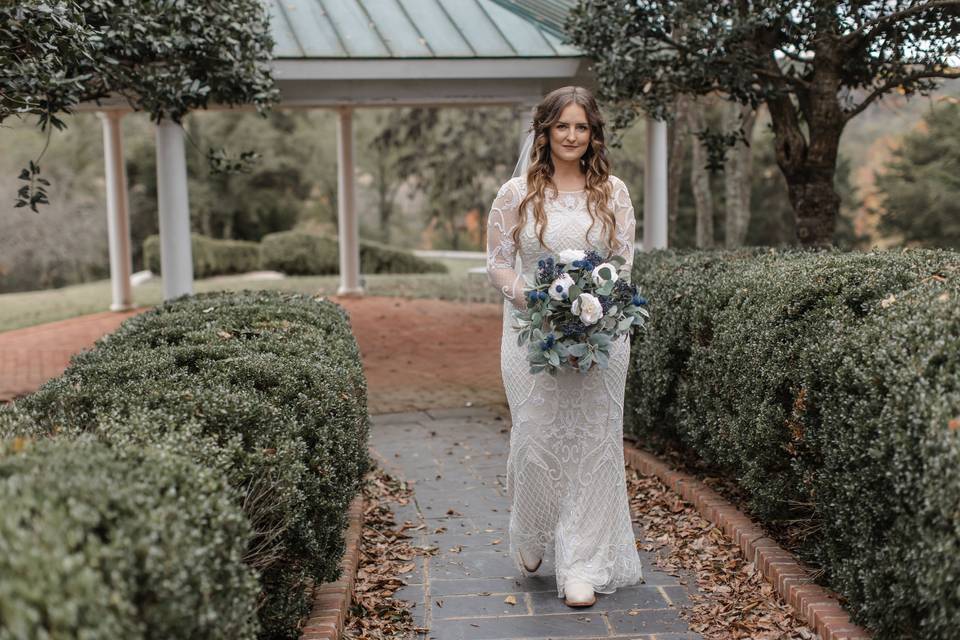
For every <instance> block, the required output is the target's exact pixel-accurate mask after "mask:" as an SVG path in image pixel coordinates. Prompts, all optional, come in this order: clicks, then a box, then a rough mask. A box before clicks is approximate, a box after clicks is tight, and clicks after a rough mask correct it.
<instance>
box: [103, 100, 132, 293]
mask: <svg viewBox="0 0 960 640" xmlns="http://www.w3.org/2000/svg"><path fill="white" fill-rule="evenodd" d="M97 115H99V116H100V121H101V122H102V123H103V155H104V165H105V166H104V176H105V177H106V182H107V237H108V244H109V247H110V289H111V292H112V297H113V303H112V304H111V305H110V310H111V311H128V310H130V309H132V308H133V287H131V285H130V274H131V272H132V271H133V261H132V258H131V255H130V213H129V207H128V205H127V172H126V168H125V166H124V157H123V129H122V127H121V119H122V118H123V115H124V112H123V111H101V112H100V113H98V114H97Z"/></svg>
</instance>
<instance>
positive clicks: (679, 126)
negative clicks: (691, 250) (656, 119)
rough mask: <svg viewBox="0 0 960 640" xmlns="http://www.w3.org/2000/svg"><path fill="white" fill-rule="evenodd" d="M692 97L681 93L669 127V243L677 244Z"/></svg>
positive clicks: (671, 244) (688, 142) (673, 245)
mask: <svg viewBox="0 0 960 640" xmlns="http://www.w3.org/2000/svg"><path fill="white" fill-rule="evenodd" d="M689 109H690V97H689V96H686V95H683V94H680V95H678V96H677V99H676V101H675V102H674V104H673V113H674V121H673V126H672V127H670V129H669V136H670V140H669V141H668V144H669V146H670V156H669V158H668V159H667V167H668V169H667V245H668V246H671V247H675V246H677V239H678V237H677V218H678V214H679V211H680V185H681V183H682V182H683V167H684V164H685V162H684V161H685V160H686V156H687V146H688V145H689V144H690V127H689V126H688V123H687V112H688V111H689Z"/></svg>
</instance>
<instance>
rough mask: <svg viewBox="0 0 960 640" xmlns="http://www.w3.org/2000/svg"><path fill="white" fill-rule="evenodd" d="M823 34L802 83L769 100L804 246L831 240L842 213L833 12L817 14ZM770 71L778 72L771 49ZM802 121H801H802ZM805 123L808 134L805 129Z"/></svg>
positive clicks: (839, 56)
mask: <svg viewBox="0 0 960 640" xmlns="http://www.w3.org/2000/svg"><path fill="white" fill-rule="evenodd" d="M818 20H820V21H821V22H822V25H818V31H820V32H821V33H822V34H823V36H822V37H819V38H818V39H817V40H816V44H815V46H814V55H815V58H816V65H815V66H814V69H813V73H812V74H811V77H810V78H809V79H806V80H805V83H806V84H805V86H804V87H803V88H802V89H797V90H796V96H797V103H796V104H794V102H793V100H791V99H790V97H789V96H788V95H781V96H779V97H775V98H772V99H770V100H768V101H767V106H768V108H769V109H770V119H771V123H772V124H773V133H774V148H775V150H776V153H777V164H778V165H779V166H780V170H781V171H782V172H783V176H784V178H786V181H787V193H788V195H789V197H790V204H791V205H792V206H793V211H794V213H795V215H796V221H797V239H798V240H799V241H800V244H802V245H804V246H829V245H831V244H832V243H833V233H834V230H835V228H836V224H837V216H838V215H839V214H840V196H839V195H838V194H837V192H836V189H835V188H834V185H833V178H834V174H835V173H836V170H837V156H838V152H839V148H840V135H841V134H842V133H843V128H844V125H846V115H845V114H844V111H843V107H842V105H841V103H840V99H839V97H838V96H839V95H840V69H841V66H842V65H843V53H842V51H841V49H840V46H839V36H838V34H837V33H836V24H835V22H834V19H833V16H832V15H831V14H829V13H823V14H822V15H820V16H819V17H818ZM767 64H768V69H769V70H770V71H771V72H777V73H779V68H778V67H777V62H776V60H775V59H774V58H773V56H772V55H771V56H770V58H769V59H768V61H767ZM802 123H804V125H805V126H802ZM804 129H805V130H806V132H807V135H808V136H809V142H808V138H807V137H806V136H805V135H804Z"/></svg>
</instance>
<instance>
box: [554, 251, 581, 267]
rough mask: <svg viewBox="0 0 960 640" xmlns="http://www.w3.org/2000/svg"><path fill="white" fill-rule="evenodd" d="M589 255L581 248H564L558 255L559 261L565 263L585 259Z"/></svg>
mask: <svg viewBox="0 0 960 640" xmlns="http://www.w3.org/2000/svg"><path fill="white" fill-rule="evenodd" d="M586 257H587V254H586V252H584V251H581V250H580V249H564V250H563V251H561V252H560V254H559V255H558V256H557V258H559V261H560V262H562V263H563V264H570V263H571V262H573V261H574V260H583V259H584V258H586Z"/></svg>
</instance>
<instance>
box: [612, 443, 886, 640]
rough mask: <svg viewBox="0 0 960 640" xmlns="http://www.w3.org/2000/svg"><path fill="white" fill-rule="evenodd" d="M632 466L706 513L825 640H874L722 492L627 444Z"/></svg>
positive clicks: (801, 618)
mask: <svg viewBox="0 0 960 640" xmlns="http://www.w3.org/2000/svg"><path fill="white" fill-rule="evenodd" d="M623 453H624V458H625V459H626V463H627V464H628V465H629V466H631V467H633V468H634V469H636V470H637V471H639V472H640V473H642V474H644V475H650V476H656V477H657V478H659V479H660V481H661V482H663V484H665V485H666V486H667V487H669V488H670V489H671V490H672V491H675V492H676V493H678V494H680V496H681V497H682V498H683V499H684V500H686V501H687V502H689V503H690V504H692V505H693V506H694V507H695V508H696V509H697V511H699V512H700V515H702V516H703V517H704V519H706V520H707V521H708V522H711V523H713V524H714V525H715V526H716V527H717V528H718V529H720V530H721V531H723V533H724V534H725V535H726V536H727V537H728V538H730V539H731V540H733V542H734V544H736V545H737V546H738V547H739V548H740V551H741V552H742V553H743V555H744V557H745V558H746V559H747V560H748V561H750V562H753V563H754V566H756V567H757V569H758V570H759V571H760V572H761V573H762V575H763V577H764V578H766V579H767V581H768V582H770V584H771V585H773V588H774V589H776V591H777V593H778V594H780V597H781V598H783V599H784V601H785V602H787V603H789V604H790V606H792V607H793V608H794V610H795V611H796V612H797V616H798V617H799V618H800V620H802V621H803V622H805V623H806V624H807V625H809V626H810V627H811V628H812V629H813V630H814V631H815V632H816V634H817V635H818V636H819V637H820V638H821V640H870V639H871V638H873V636H872V635H871V634H870V632H868V631H867V630H865V629H863V628H862V627H860V626H858V625H855V624H854V623H853V622H852V621H851V620H850V615H849V614H848V613H847V612H846V611H845V610H844V609H843V608H842V607H841V606H840V604H839V602H838V601H837V596H836V594H834V593H833V592H831V591H830V590H829V589H825V588H824V587H821V586H820V585H817V584H814V583H813V579H812V578H811V577H810V575H809V573H808V572H807V570H805V569H804V568H803V567H802V566H800V563H798V562H797V561H796V559H795V558H794V557H793V555H792V554H791V553H789V552H788V551H786V550H784V549H782V548H781V547H780V545H779V544H777V543H776V542H775V541H774V540H772V539H771V538H769V537H767V536H766V534H765V533H764V532H763V529H761V528H760V527H758V526H756V525H755V524H753V521H752V520H751V519H750V518H749V517H747V516H746V515H745V514H744V513H743V512H742V511H740V510H739V509H737V507H735V506H734V505H732V504H731V503H730V502H728V501H727V500H726V499H725V498H723V497H722V496H721V495H720V494H719V493H717V492H716V491H714V490H713V489H711V488H710V487H708V486H707V485H705V484H704V483H702V482H700V481H699V480H697V479H696V478H694V477H693V476H691V475H689V474H686V473H683V472H682V471H677V470H675V469H671V468H670V467H668V466H667V465H666V464H664V463H663V462H661V461H660V460H658V459H657V458H656V457H655V456H653V455H651V454H649V453H647V452H646V451H641V450H640V449H637V448H636V447H634V446H633V445H632V444H630V443H629V442H626V441H624V443H623Z"/></svg>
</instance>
